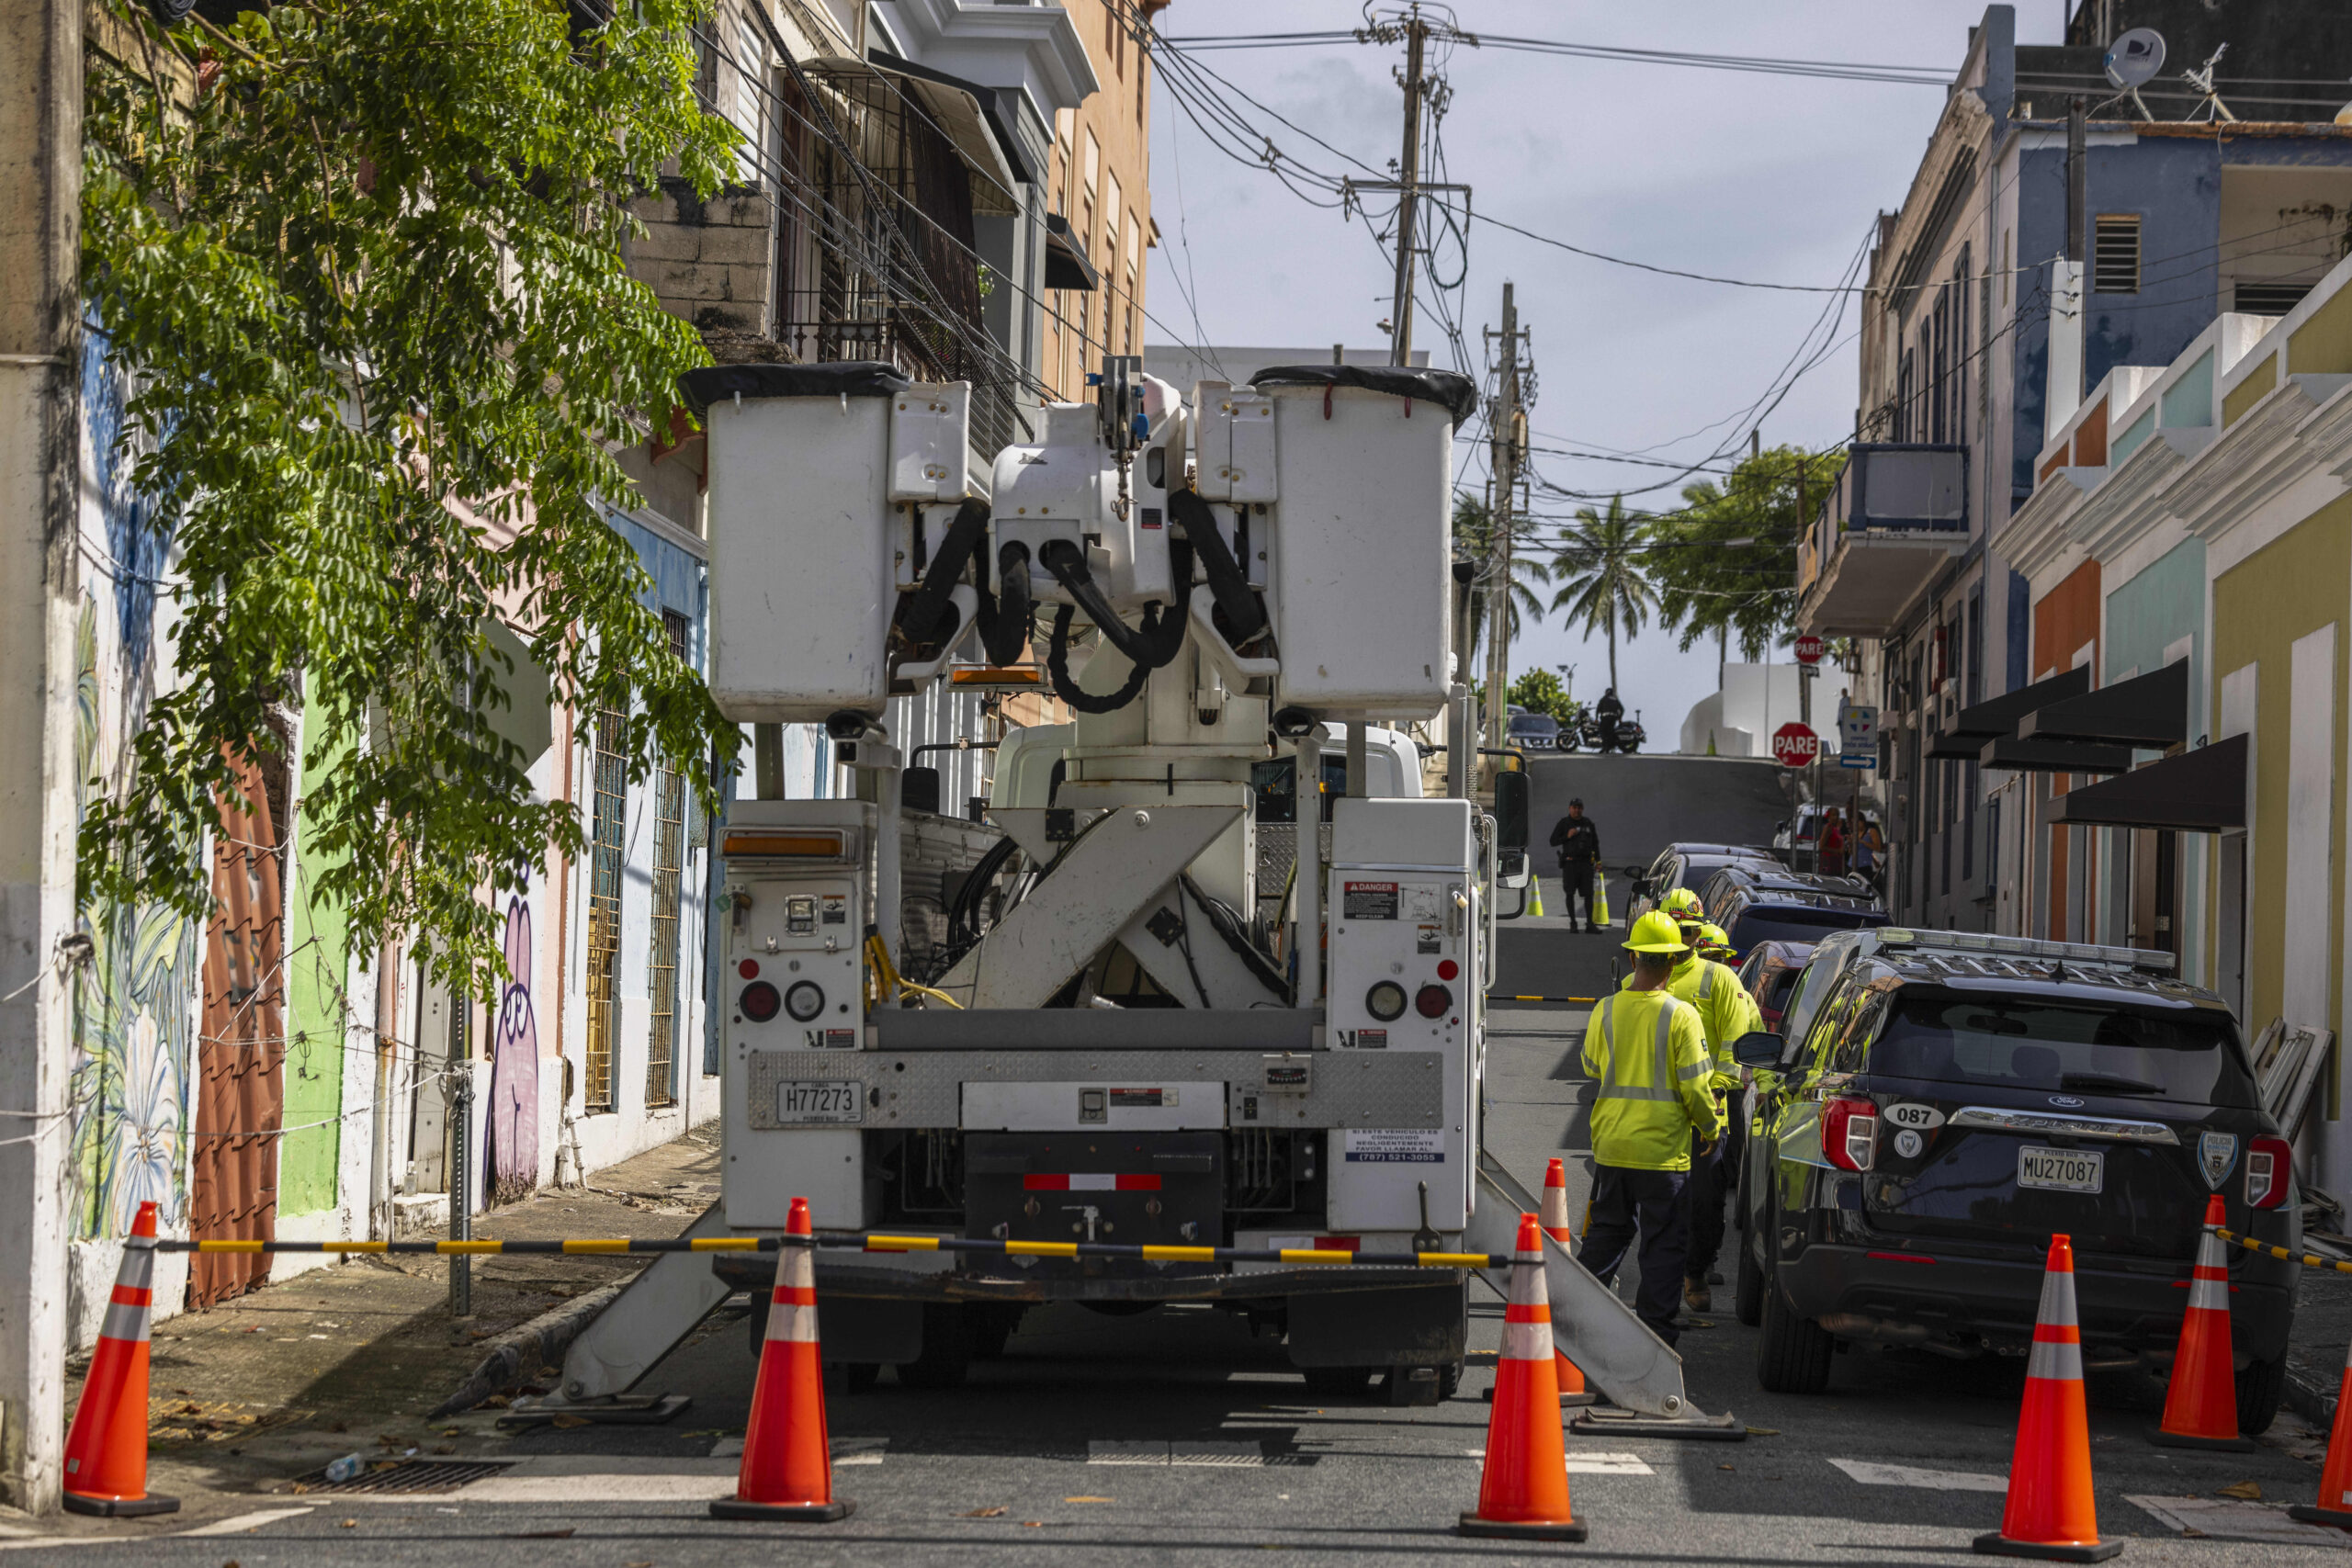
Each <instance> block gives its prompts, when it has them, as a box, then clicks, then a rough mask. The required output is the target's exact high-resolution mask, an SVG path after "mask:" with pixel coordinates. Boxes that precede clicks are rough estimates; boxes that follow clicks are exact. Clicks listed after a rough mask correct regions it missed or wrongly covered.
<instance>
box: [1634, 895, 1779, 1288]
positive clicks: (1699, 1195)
mask: <svg viewBox="0 0 2352 1568" xmlns="http://www.w3.org/2000/svg"><path fill="white" fill-rule="evenodd" d="M1658 908H1660V909H1661V910H1663V911H1664V912H1665V913H1666V914H1667V915H1668V917H1669V918H1671V919H1673V921H1674V922H1675V925H1676V928H1677V930H1678V931H1679V934H1680V936H1681V938H1682V941H1683V942H1684V944H1685V945H1686V946H1688V947H1689V948H1690V950H1691V951H1690V953H1688V954H1687V955H1685V957H1684V958H1683V960H1682V962H1681V963H1680V964H1677V965H1676V966H1675V970H1674V974H1673V975H1672V976H1671V977H1669V978H1668V981H1667V983H1666V986H1667V989H1668V990H1669V991H1671V992H1673V993H1674V995H1676V996H1677V997H1679V998H1681V999H1682V1000H1684V1001H1686V1002H1689V1003H1690V1004H1691V1006H1692V1007H1693V1008H1696V1009H1697V1010H1698V1012H1699V1022H1700V1025H1701V1027H1702V1028H1703V1029H1704V1030H1705V1031H1706V1033H1707V1054H1708V1055H1710V1056H1712V1057H1713V1058H1714V1064H1715V1071H1714V1077H1713V1089H1714V1091H1715V1099H1716V1100H1717V1102H1718V1103H1721V1104H1724V1105H1725V1106H1726V1107H1727V1106H1728V1104H1729V1101H1730V1097H1731V1095H1732V1093H1733V1091H1735V1090H1736V1089H1738V1088H1739V1067H1738V1065H1737V1064H1736V1063H1735V1062H1734V1061H1733V1060H1732V1056H1731V1045H1732V1042H1733V1041H1735V1040H1736V1039H1738V1038H1739V1037H1740V1036H1741V1035H1743V1034H1745V1033H1747V1032H1748V1031H1749V1030H1751V1029H1754V1028H1757V1027H1758V1020H1759V1019H1761V1018H1762V1016H1763V1014H1762V1012H1761V1011H1760V1010H1758V1008H1757V1006H1756V1003H1755V1000H1754V999H1753V998H1750V997H1749V996H1748V994H1747V987H1745V986H1743V985H1741V984H1740V983H1739V973H1738V971H1736V970H1735V969H1733V968H1732V967H1731V965H1729V964H1719V963H1717V962H1716V961H1715V960H1713V959H1712V958H1708V957H1704V956H1702V949H1703V948H1705V947H1706V946H1707V945H1708V941H1707V933H1708V932H1709V931H1713V932H1714V933H1715V935H1716V936H1717V937H1718V938H1721V937H1722V935H1723V931H1722V928H1721V927H1718V926H1710V925H1709V924H1707V916H1706V910H1705V908H1704V907H1703V906H1702V905H1701V904H1700V902H1699V896H1698V895H1697V894H1696V893H1693V892H1691V889H1689V888H1688V887H1676V888H1673V889H1670V890H1669V891H1668V893H1667V895H1666V896H1665V897H1662V898H1660V899H1659V900H1658ZM1723 945H1724V948H1726V949H1727V948H1728V946H1729V943H1728V942H1724V944H1723ZM1731 1120H1734V1121H1736V1120H1737V1118H1736V1117H1734V1118H1731ZM1736 1169H1737V1166H1736V1163H1734V1161H1733V1158H1732V1155H1731V1145H1729V1143H1727V1142H1726V1143H1724V1144H1719V1145H1716V1146H1715V1147H1713V1148H1712V1149H1707V1150H1702V1149H1701V1148H1700V1147H1699V1146H1698V1145H1697V1144H1696V1143H1695V1142H1694V1143H1693V1144H1692V1145H1691V1203H1690V1213H1691V1245H1690V1247H1688V1249H1687V1252H1686V1258H1685V1263H1684V1266H1685V1267H1686V1268H1687V1269H1689V1270H1690V1273H1689V1275H1688V1276H1687V1277H1686V1278H1685V1279H1684V1280H1683V1281H1682V1303H1683V1304H1684V1305H1685V1306H1687V1307H1689V1308H1690V1309H1691V1311H1692V1312H1707V1311H1709V1310H1711V1309H1713V1306H1714V1304H1715V1298H1714V1292H1713V1291H1712V1290H1711V1289H1710V1288H1709V1286H1708V1280H1707V1275H1708V1274H1709V1272H1710V1271H1711V1270H1713V1268H1714V1266H1715V1259H1716V1258H1717V1257H1719V1256H1720V1255H1721V1254H1722V1252H1723V1247H1724V1197H1725V1195H1726V1193H1727V1192H1728V1190H1729V1187H1730V1181H1729V1177H1728V1174H1727V1173H1728V1172H1729V1171H1733V1170H1736Z"/></svg>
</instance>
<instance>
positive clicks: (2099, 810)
mask: <svg viewBox="0 0 2352 1568" xmlns="http://www.w3.org/2000/svg"><path fill="white" fill-rule="evenodd" d="M2245 762H2246V738H2245V736H2243V735H2233V736H2231V737H2229V738H2228V739H2223V740H2216V741H2214V742H2213V744H2211V746H2200V747H2199V748H2198V749H2197V750H2194V751H2183V752H2182V753H2181V754H2180V755H2179V756H2177V757H2166V758H2165V760H2164V761H2161V762H2151V763H2149V764H2148V765H2147V766H2146V767H2144V768H2135V769H2133V770H2132V771H2131V772H2130V773H2125V774H2122V775H2121V776H2120V777H2118V778H2111V779H2101V780H2100V781H2099V782H2098V783H2097V784H2085V785H2084V786H2083V787H2082V788H2080V789H2077V790H2071V791H2069V792H2068V793H2066V794H2064V795H2060V796H2059V797H2058V798H2057V799H2056V800H2054V801H2052V803H2051V804H2052V807H2055V809H2054V810H2053V811H2052V813H2051V818H2050V819H2051V820H2052V822H2068V823H2073V824H2075V826H2077V827H2097V828H2169V829H2173V830H2175V831H2177V832H2183V833H2219V832H2222V831H2224V830H2226V829H2233V828H2243V827H2245Z"/></svg>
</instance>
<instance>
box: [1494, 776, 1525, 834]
mask: <svg viewBox="0 0 2352 1568" xmlns="http://www.w3.org/2000/svg"><path fill="white" fill-rule="evenodd" d="M1527 800H1528V777H1527V775H1526V774H1525V773H1497V774H1496V775H1495V842H1496V844H1497V845H1498V846H1499V847H1500V848H1502V849H1506V850H1523V849H1525V848H1526V847H1527Z"/></svg>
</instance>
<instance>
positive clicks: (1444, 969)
mask: <svg viewBox="0 0 2352 1568" xmlns="http://www.w3.org/2000/svg"><path fill="white" fill-rule="evenodd" d="M1461 973H1462V965H1461V964H1456V963H1455V962H1454V961H1453V959H1451V958H1449V959H1447V960H1446V961H1445V962H1443V963H1442V964H1439V965H1438V966H1437V977H1438V978H1439V979H1441V980H1451V979H1453V977H1454V976H1456V975H1459V974H1461Z"/></svg>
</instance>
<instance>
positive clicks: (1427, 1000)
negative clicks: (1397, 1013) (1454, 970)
mask: <svg viewBox="0 0 2352 1568" xmlns="http://www.w3.org/2000/svg"><path fill="white" fill-rule="evenodd" d="M1452 1006H1453V992H1452V991H1449V990H1447V989H1446V988H1445V987H1443V986H1423V987H1421V988H1420V989H1419V991H1416V992H1415V993H1414V994H1413V1010H1414V1011H1415V1012H1418V1013H1419V1014H1420V1015H1421V1016H1422V1017H1423V1018H1443V1017H1444V1016H1445V1010H1446V1009H1448V1008H1450V1007H1452Z"/></svg>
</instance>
